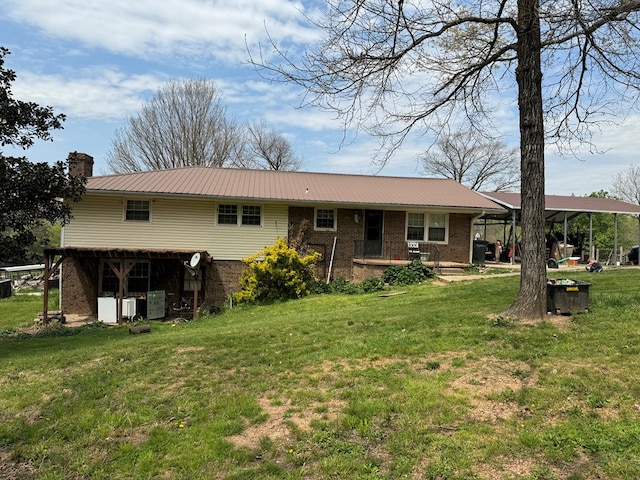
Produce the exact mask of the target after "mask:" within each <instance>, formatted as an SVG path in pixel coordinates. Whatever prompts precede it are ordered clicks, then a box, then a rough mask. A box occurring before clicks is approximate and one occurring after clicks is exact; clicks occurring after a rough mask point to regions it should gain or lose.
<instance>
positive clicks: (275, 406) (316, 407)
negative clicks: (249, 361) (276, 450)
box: [228, 397, 344, 448]
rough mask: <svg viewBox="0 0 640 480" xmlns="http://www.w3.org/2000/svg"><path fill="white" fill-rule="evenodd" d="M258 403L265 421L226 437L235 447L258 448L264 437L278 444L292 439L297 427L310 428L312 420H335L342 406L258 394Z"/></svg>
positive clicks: (299, 428)
mask: <svg viewBox="0 0 640 480" xmlns="http://www.w3.org/2000/svg"><path fill="white" fill-rule="evenodd" d="M258 404H259V405H260V407H261V408H262V410H263V411H264V412H265V413H266V414H267V416H268V418H267V419H266V420H265V421H264V422H261V423H258V424H255V425H249V426H248V427H247V428H245V430H244V431H243V432H242V433H241V434H239V435H234V436H231V437H228V440H229V441H230V442H231V443H233V444H234V445H235V446H236V447H248V448H257V447H258V446H259V445H260V441H261V440H262V439H263V438H269V439H270V440H271V441H273V442H274V443H279V444H286V443H289V442H292V441H293V433H294V431H295V430H296V429H298V430H302V431H305V432H306V431H309V430H310V428H311V422H313V421H314V420H321V421H325V422H326V421H334V420H335V419H336V418H338V415H339V413H340V411H342V409H343V408H344V402H342V401H339V400H336V399H331V400H329V401H327V402H310V403H308V404H305V406H304V407H300V406H297V405H294V404H293V403H292V402H291V401H287V402H286V403H278V402H274V401H273V400H271V399H269V398H267V397H260V398H258Z"/></svg>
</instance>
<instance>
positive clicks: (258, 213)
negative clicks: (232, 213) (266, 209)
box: [242, 205, 262, 226]
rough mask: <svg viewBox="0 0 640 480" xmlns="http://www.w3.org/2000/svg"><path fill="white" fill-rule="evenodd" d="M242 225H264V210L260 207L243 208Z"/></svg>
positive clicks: (247, 206) (248, 206) (249, 206)
mask: <svg viewBox="0 0 640 480" xmlns="http://www.w3.org/2000/svg"><path fill="white" fill-rule="evenodd" d="M242 225H257V226H260V225H262V209H261V208H260V206H259V205H243V206H242Z"/></svg>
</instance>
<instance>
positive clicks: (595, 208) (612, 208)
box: [480, 192, 640, 222]
mask: <svg viewBox="0 0 640 480" xmlns="http://www.w3.org/2000/svg"><path fill="white" fill-rule="evenodd" d="M480 193H481V195H483V196H485V197H486V198H488V199H490V200H493V201H494V202H496V203H498V204H499V205H502V206H503V207H504V208H506V209H507V212H506V213H504V214H494V213H489V214H487V215H485V216H484V217H483V218H487V219H496V220H505V221H511V219H512V218H513V212H515V213H516V219H517V220H520V207H521V198H520V194H519V193H514V192H480ZM544 199H545V218H546V220H547V221H548V222H552V221H553V222H563V221H564V220H565V214H566V218H567V220H571V219H572V218H575V217H577V216H578V215H580V214H582V213H614V214H615V213H619V214H625V215H640V205H632V204H630V203H626V202H623V201H620V200H615V199H613V198H600V197H574V196H563V195H545V197H544Z"/></svg>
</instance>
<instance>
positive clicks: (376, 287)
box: [360, 277, 384, 293]
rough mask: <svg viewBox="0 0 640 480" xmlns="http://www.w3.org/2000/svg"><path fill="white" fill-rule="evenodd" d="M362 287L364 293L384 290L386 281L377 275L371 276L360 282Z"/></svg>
mask: <svg viewBox="0 0 640 480" xmlns="http://www.w3.org/2000/svg"><path fill="white" fill-rule="evenodd" d="M360 288H361V289H362V291H363V292H364V293H373V292H380V291H382V290H384V282H383V281H382V280H380V279H379V278H377V277H369V278H367V279H365V280H364V281H363V282H362V283H361V284H360Z"/></svg>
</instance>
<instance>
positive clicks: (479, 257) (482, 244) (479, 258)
mask: <svg viewBox="0 0 640 480" xmlns="http://www.w3.org/2000/svg"><path fill="white" fill-rule="evenodd" d="M488 245H489V242H486V241H484V240H474V241H473V255H472V256H471V260H472V262H473V263H478V264H480V265H484V261H485V255H486V251H487V246H488Z"/></svg>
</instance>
